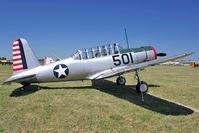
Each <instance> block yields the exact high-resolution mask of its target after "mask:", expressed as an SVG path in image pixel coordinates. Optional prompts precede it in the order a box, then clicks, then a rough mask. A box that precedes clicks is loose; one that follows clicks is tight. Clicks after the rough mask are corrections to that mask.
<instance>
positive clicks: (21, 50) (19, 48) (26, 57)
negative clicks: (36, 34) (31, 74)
mask: <svg viewBox="0 0 199 133" xmlns="http://www.w3.org/2000/svg"><path fill="white" fill-rule="evenodd" d="M37 66H40V63H39V61H38V59H37V58H36V56H35V54H34V53H33V51H32V49H31V48H30V46H29V45H28V42H27V41H26V40H25V39H23V38H20V39H17V40H15V41H14V43H13V72H14V73H13V74H15V73H18V72H21V71H23V70H26V69H32V68H35V67H37Z"/></svg>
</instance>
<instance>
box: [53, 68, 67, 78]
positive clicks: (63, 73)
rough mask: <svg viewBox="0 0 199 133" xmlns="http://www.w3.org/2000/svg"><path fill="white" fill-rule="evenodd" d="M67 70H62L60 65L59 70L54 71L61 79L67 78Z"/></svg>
mask: <svg viewBox="0 0 199 133" xmlns="http://www.w3.org/2000/svg"><path fill="white" fill-rule="evenodd" d="M66 69H68V68H62V66H61V65H59V69H57V70H54V71H55V72H57V73H58V78H60V77H61V76H62V75H64V76H67V75H66V73H65V71H66Z"/></svg>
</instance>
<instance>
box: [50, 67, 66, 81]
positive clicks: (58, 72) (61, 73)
mask: <svg viewBox="0 0 199 133" xmlns="http://www.w3.org/2000/svg"><path fill="white" fill-rule="evenodd" d="M53 73H54V75H55V77H56V78H59V79H63V78H65V77H67V76H68V74H69V69H68V67H67V66H66V65H65V64H59V65H56V66H55V67H54V69H53Z"/></svg>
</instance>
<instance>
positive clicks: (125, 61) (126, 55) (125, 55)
mask: <svg viewBox="0 0 199 133" xmlns="http://www.w3.org/2000/svg"><path fill="white" fill-rule="evenodd" d="M125 58H126V59H127V60H125ZM122 62H123V63H124V64H129V56H128V54H123V55H122Z"/></svg>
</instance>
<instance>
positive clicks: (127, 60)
mask: <svg viewBox="0 0 199 133" xmlns="http://www.w3.org/2000/svg"><path fill="white" fill-rule="evenodd" d="M129 56H130V58H129ZM112 57H113V62H114V65H115V66H119V65H121V59H120V58H119V57H120V55H114V56H112ZM121 58H122V63H123V64H129V63H130V62H131V63H133V56H132V54H131V53H129V55H128V54H122V55H121Z"/></svg>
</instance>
